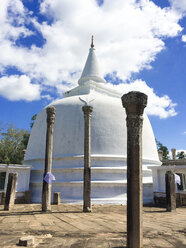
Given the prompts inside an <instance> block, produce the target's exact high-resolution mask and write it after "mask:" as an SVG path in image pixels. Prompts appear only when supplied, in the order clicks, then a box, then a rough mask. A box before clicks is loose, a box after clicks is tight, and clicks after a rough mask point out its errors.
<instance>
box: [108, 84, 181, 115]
mask: <svg viewBox="0 0 186 248" xmlns="http://www.w3.org/2000/svg"><path fill="white" fill-rule="evenodd" d="M109 87H112V88H114V89H116V90H117V91H119V92H121V95H123V94H126V93H128V92H129V91H133V90H136V91H140V92H143V93H145V94H146V95H147V96H148V104H147V108H146V109H145V111H146V113H147V114H148V115H155V116H159V117H160V118H161V119H165V118H168V117H171V116H175V115H177V113H176V111H175V107H176V105H177V104H176V103H173V102H172V100H171V99H170V98H169V97H168V96H167V95H164V96H158V95H157V94H156V93H155V92H154V90H153V89H152V88H150V87H149V86H148V85H147V84H146V82H144V81H142V80H136V81H134V82H132V83H130V84H119V85H112V84H110V85H109Z"/></svg>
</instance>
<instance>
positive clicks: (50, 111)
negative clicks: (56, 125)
mask: <svg viewBox="0 0 186 248" xmlns="http://www.w3.org/2000/svg"><path fill="white" fill-rule="evenodd" d="M46 112H47V123H51V122H54V118H55V114H56V108H55V107H54V106H49V107H47V108H46Z"/></svg>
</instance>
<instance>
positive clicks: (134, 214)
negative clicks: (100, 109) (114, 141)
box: [122, 91, 147, 248]
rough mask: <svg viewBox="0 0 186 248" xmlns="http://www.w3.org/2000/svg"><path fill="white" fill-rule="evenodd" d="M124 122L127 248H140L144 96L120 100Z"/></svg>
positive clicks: (137, 94)
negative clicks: (123, 110) (125, 115)
mask: <svg viewBox="0 0 186 248" xmlns="http://www.w3.org/2000/svg"><path fill="white" fill-rule="evenodd" d="M122 104H123V107H124V108H125V110H126V114H127V118H126V122H127V247H128V248H142V247H143V224H142V223H143V220H142V207H143V199H142V197H143V189H142V125H143V111H144V108H145V107H146V105H147V96H146V95H145V94H143V93H141V92H137V91H132V92H129V93H128V94H125V95H123V96H122Z"/></svg>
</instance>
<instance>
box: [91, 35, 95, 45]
mask: <svg viewBox="0 0 186 248" xmlns="http://www.w3.org/2000/svg"><path fill="white" fill-rule="evenodd" d="M91 48H94V36H93V35H92V38H91Z"/></svg>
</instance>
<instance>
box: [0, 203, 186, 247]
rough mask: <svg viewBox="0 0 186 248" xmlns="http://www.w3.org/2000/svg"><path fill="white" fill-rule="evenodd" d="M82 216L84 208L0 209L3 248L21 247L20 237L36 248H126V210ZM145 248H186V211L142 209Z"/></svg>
mask: <svg viewBox="0 0 186 248" xmlns="http://www.w3.org/2000/svg"><path fill="white" fill-rule="evenodd" d="M92 209H93V211H92V212H91V213H83V212H82V206H81V205H72V204H61V205H59V206H54V205H53V206H52V211H51V212H50V213H42V212H41V205H39V204H28V205H19V204H16V205H15V206H14V209H13V210H12V211H10V212H8V211H4V210H3V206H2V205H1V206H0V247H6V248H8V247H11V248H12V247H19V246H18V242H19V239H20V238H21V237H24V236H31V237H32V238H34V240H35V244H34V247H46V248H47V247H64V248H69V247H70V248H82V247H84V248H92V247H94V248H99V247H100V248H107V247H108V248H111V247H112V248H116V247H117V248H121V247H126V236H127V233H126V206H121V205H93V208H92ZM143 212H144V213H143V244H144V247H148V248H150V247H163V248H170V247H177V248H183V247H185V248H186V208H177V210H176V212H171V213H170V212H166V210H165V209H163V208H155V207H144V208H143Z"/></svg>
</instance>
